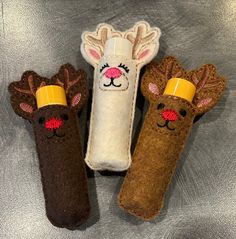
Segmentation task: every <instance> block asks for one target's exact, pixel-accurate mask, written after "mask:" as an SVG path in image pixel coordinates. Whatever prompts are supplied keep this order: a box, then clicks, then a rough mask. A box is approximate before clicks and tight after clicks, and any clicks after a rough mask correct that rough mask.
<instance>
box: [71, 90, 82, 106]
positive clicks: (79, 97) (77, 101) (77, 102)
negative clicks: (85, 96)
mask: <svg viewBox="0 0 236 239" xmlns="http://www.w3.org/2000/svg"><path fill="white" fill-rule="evenodd" d="M80 99H81V93H78V94H76V95H75V96H74V97H73V99H72V101H71V106H72V107H74V106H76V105H78V104H79V102H80Z"/></svg>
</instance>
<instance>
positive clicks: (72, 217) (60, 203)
mask: <svg viewBox="0 0 236 239" xmlns="http://www.w3.org/2000/svg"><path fill="white" fill-rule="evenodd" d="M62 115H68V120H66V121H65V120H63V126H62V127H61V128H59V129H57V130H56V131H55V132H56V133H57V134H58V135H59V137H58V136H56V135H54V136H52V135H53V132H51V131H48V130H47V129H45V127H44V126H43V125H42V124H40V123H39V119H40V118H41V117H44V118H45V120H47V119H49V118H51V117H56V118H61V116H62ZM76 120H77V119H76V115H75V114H74V113H73V112H71V110H70V109H69V108H68V107H65V106H59V105H53V106H46V107H43V108H41V109H39V110H38V111H36V112H35V114H34V123H33V126H34V132H35V139H36V146H37V151H38V156H39V163H40V171H41V176H42V184H43V191H44V195H45V202H46V212H47V216H48V218H49V220H50V221H51V222H52V224H54V225H56V226H59V227H60V226H63V227H68V228H70V227H71V228H73V227H77V226H79V225H80V224H81V223H83V222H84V221H85V220H86V219H87V218H88V216H89V211H90V204H89V198H88V186H87V175H86V170H85V163H84V158H83V153H82V147H81V141H80V134H79V130H78V128H77V123H76ZM48 137H52V138H48Z"/></svg>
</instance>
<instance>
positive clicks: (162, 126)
mask: <svg viewBox="0 0 236 239" xmlns="http://www.w3.org/2000/svg"><path fill="white" fill-rule="evenodd" d="M169 122H170V121H168V120H166V122H165V124H164V125H160V124H158V123H157V126H158V127H160V128H164V127H166V128H167V129H168V130H175V128H171V127H170V126H169V125H168V124H169Z"/></svg>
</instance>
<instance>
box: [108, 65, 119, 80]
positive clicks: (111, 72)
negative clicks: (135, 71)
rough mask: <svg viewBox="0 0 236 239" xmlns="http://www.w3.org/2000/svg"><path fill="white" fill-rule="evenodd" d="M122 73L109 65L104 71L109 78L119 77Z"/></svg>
mask: <svg viewBox="0 0 236 239" xmlns="http://www.w3.org/2000/svg"><path fill="white" fill-rule="evenodd" d="M121 74H122V71H121V70H120V69H118V68H116V67H111V68H109V69H108V70H106V72H105V76H106V77H107V78H109V79H111V78H113V79H115V78H119V77H120V76H121Z"/></svg>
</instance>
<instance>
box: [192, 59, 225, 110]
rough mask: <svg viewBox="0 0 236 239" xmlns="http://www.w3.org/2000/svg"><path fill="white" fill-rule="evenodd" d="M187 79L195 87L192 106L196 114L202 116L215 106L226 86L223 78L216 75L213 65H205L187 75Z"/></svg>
mask: <svg viewBox="0 0 236 239" xmlns="http://www.w3.org/2000/svg"><path fill="white" fill-rule="evenodd" d="M188 77H189V79H190V80H191V81H192V82H193V83H194V84H195V86H196V94H195V97H194V99H193V104H194V105H195V107H196V114H203V113H205V112H207V111H209V110H210V109H211V108H212V107H214V106H215V105H216V103H217V102H218V100H219V99H220V97H221V95H222V93H223V91H224V89H225V85H226V81H225V79H224V77H222V76H218V75H216V68H215V66H214V65H211V64H206V65H203V66H202V67H201V68H199V69H198V70H194V71H191V72H190V73H189V76H188Z"/></svg>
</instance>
